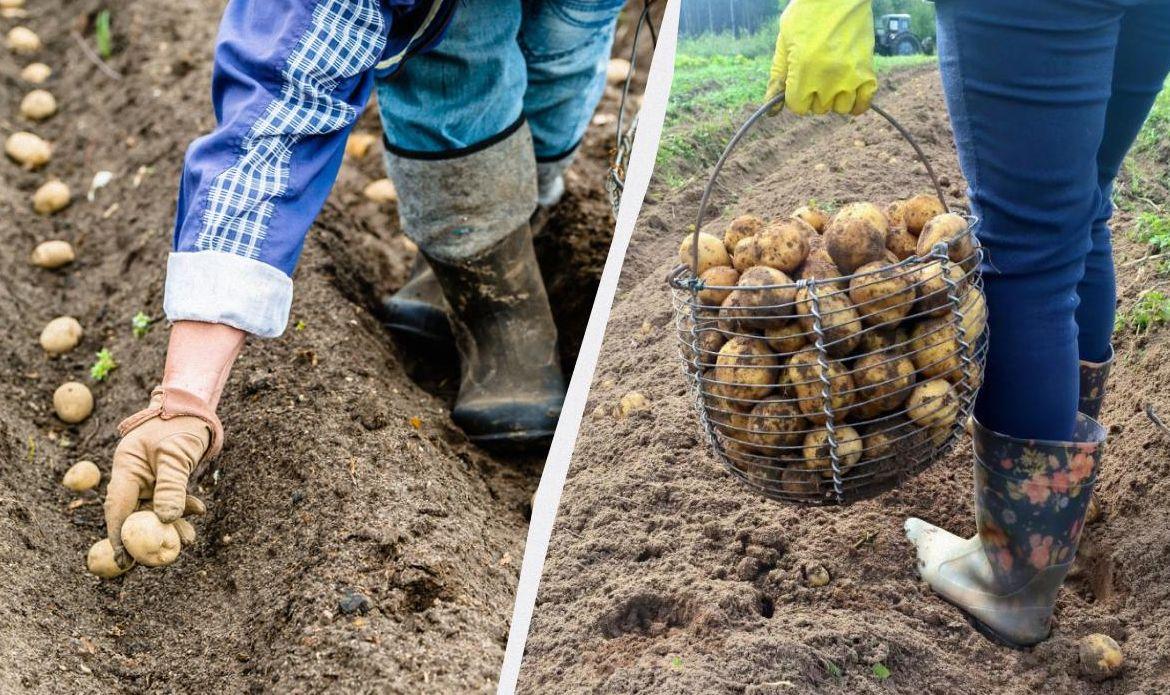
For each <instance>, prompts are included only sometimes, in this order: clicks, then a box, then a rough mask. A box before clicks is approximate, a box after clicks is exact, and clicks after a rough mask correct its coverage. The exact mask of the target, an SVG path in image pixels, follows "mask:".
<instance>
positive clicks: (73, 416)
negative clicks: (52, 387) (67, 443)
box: [53, 381, 93, 425]
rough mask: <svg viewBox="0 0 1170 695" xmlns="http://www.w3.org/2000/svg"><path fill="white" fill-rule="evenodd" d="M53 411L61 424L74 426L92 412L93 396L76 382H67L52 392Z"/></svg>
mask: <svg viewBox="0 0 1170 695" xmlns="http://www.w3.org/2000/svg"><path fill="white" fill-rule="evenodd" d="M53 410H54V411H56V413H57V417H59V418H61V420H62V421H63V422H67V423H69V424H70V425H75V424H77V423H79V422H81V421H83V420H85V419H86V418H87V417H89V416H90V413H92V412H93V394H92V393H90V391H89V387H87V386H86V385H85V384H83V383H81V382H78V381H68V382H66V383H64V384H61V385H60V386H59V387H57V390H56V391H54V392H53Z"/></svg>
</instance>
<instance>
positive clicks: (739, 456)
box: [723, 439, 782, 485]
mask: <svg viewBox="0 0 1170 695" xmlns="http://www.w3.org/2000/svg"><path fill="white" fill-rule="evenodd" d="M723 451H724V453H725V454H726V455H727V458H728V459H730V460H731V461H733V462H734V465H735V468H736V469H737V470H738V471H739V473H740V474H741V475H743V476H745V477H746V480H747V482H748V484H750V485H765V484H768V483H774V482H775V481H778V480H779V479H780V474H781V472H782V469H781V468H780V467H779V466H778V465H777V464H776V463H775V462H774V461H771V460H769V459H768V458H767V457H764V456H761V455H760V454H758V453H756V452H755V450H754V449H753V448H752V446H751V445H750V444H745V443H744V442H738V441H735V440H732V439H727V440H724V441H723Z"/></svg>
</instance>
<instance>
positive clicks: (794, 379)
mask: <svg viewBox="0 0 1170 695" xmlns="http://www.w3.org/2000/svg"><path fill="white" fill-rule="evenodd" d="M785 371H786V372H787V373H786V374H785V379H786V380H787V382H788V383H789V384H791V385H792V391H793V393H794V394H795V395H796V399H797V405H798V406H799V407H800V410H801V412H803V413H804V416H805V417H806V418H808V419H809V420H810V421H811V422H812V423H813V424H816V425H823V424H824V423H825V421H826V420H827V419H828V418H827V417H826V416H825V413H824V407H825V399H824V389H825V384H824V382H823V381H821V366H820V364H819V363H818V361H817V352H816V350H806V351H804V352H798V353H796V354H795V355H793V356H792V359H790V360H789V361H788V365H787V368H786V370H785ZM826 376H827V377H828V379H829V404H830V406H831V407H832V409H833V413H834V417H835V418H836V420H837V421H838V422H841V421H844V420H845V416H846V415H847V414H848V413H849V409H850V407H851V406H852V405H853V402H854V400H855V398H856V391H855V389H854V388H853V377H852V376H851V375H850V374H849V370H848V369H847V368H846V367H845V366H844V365H843V364H842V363H841V362H838V361H830V362H829V363H828V371H827V373H826Z"/></svg>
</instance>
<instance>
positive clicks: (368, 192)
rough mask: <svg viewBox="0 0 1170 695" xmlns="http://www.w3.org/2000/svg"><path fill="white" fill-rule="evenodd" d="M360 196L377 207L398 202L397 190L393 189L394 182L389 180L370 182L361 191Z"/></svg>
mask: <svg viewBox="0 0 1170 695" xmlns="http://www.w3.org/2000/svg"><path fill="white" fill-rule="evenodd" d="M362 195H364V196H365V197H366V199H367V200H369V201H372V202H374V203H377V204H378V205H390V204H393V203H397V202H398V189H397V188H395V187H394V182H393V181H391V180H390V179H378V180H376V181H371V182H370V183H368V184H366V187H365V188H363V189H362Z"/></svg>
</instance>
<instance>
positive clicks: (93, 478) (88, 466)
mask: <svg viewBox="0 0 1170 695" xmlns="http://www.w3.org/2000/svg"><path fill="white" fill-rule="evenodd" d="M101 481H102V472H101V470H99V469H98V467H97V464H95V463H94V462H93V461H78V462H77V463H75V464H73V465H72V466H70V467H69V470H67V471H65V477H63V478H62V479H61V484H62V485H64V486H65V487H67V488H69V489H70V490H72V491H74V492H85V491H86V490H92V489H93V488H95V487H97V485H98V483H100V482H101Z"/></svg>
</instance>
